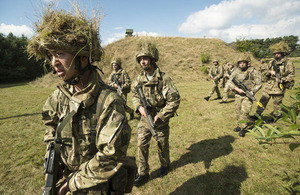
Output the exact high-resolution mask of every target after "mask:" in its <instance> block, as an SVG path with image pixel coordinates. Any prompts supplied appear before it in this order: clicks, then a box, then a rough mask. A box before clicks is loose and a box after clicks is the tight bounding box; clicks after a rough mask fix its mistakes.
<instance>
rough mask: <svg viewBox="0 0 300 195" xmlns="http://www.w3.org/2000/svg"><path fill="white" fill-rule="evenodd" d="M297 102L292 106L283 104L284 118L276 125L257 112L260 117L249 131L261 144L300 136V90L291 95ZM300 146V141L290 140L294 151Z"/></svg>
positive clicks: (291, 148) (290, 145)
mask: <svg viewBox="0 0 300 195" xmlns="http://www.w3.org/2000/svg"><path fill="white" fill-rule="evenodd" d="M291 97H292V98H293V99H294V100H295V101H296V102H295V103H294V104H292V105H291V106H290V107H288V106H285V105H282V108H283V110H284V111H283V112H282V118H281V119H279V120H278V121H276V123H275V124H274V125H271V124H267V123H266V122H265V121H264V120H263V119H262V117H260V116H259V115H258V114H255V115H256V116H257V117H258V118H259V119H258V120H256V121H255V125H254V127H253V128H252V129H251V130H250V131H249V132H250V133H251V134H252V135H253V136H254V138H255V139H257V140H258V141H259V143H261V144H273V143H276V142H274V141H275V140H276V139H278V138H287V139H289V140H295V137H296V136H300V131H299V128H300V126H299V124H297V121H299V120H300V114H299V109H300V91H298V92H297V93H296V94H295V95H294V96H291ZM299 146H300V143H299V142H296V143H293V142H292V143H291V142H289V148H290V150H291V151H294V150H295V149H296V148H298V147H299Z"/></svg>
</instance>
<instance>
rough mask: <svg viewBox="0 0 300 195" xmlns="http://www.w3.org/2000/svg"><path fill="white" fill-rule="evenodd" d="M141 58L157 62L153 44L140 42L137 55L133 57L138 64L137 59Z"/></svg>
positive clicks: (157, 54) (156, 50)
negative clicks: (144, 57)
mask: <svg viewBox="0 0 300 195" xmlns="http://www.w3.org/2000/svg"><path fill="white" fill-rule="evenodd" d="M142 56H147V57H149V58H151V59H153V60H154V62H157V61H158V59H159V53H158V49H157V48H156V45H155V43H153V42H151V41H148V40H147V41H141V42H139V44H138V48H137V53H136V55H135V58H136V61H137V62H138V63H139V58H140V57H142Z"/></svg>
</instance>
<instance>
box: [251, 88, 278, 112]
mask: <svg viewBox="0 0 300 195" xmlns="http://www.w3.org/2000/svg"><path fill="white" fill-rule="evenodd" d="M271 97H272V99H273V115H274V116H281V110H282V108H281V105H282V100H283V97H284V94H268V93H266V92H263V94H262V96H261V98H260V100H259V101H260V102H261V103H262V105H263V107H264V108H266V106H267V104H268V102H269V100H270V98H271ZM263 112H264V109H263V108H262V107H259V106H257V109H256V113H257V114H262V113H263Z"/></svg>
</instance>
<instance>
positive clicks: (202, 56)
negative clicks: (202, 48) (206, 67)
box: [201, 53, 210, 64]
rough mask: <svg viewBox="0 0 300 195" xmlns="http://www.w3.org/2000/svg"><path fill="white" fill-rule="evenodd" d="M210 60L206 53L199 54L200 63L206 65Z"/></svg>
mask: <svg viewBox="0 0 300 195" xmlns="http://www.w3.org/2000/svg"><path fill="white" fill-rule="evenodd" d="M209 60H210V55H209V54H208V53H202V54H201V62H202V63H204V64H206V63H208V62H209Z"/></svg>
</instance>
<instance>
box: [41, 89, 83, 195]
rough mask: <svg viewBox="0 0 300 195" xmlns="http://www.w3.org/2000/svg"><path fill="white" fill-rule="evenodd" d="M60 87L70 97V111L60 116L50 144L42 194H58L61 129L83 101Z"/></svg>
mask: <svg viewBox="0 0 300 195" xmlns="http://www.w3.org/2000/svg"><path fill="white" fill-rule="evenodd" d="M58 88H59V90H60V91H61V92H62V93H63V94H65V95H66V96H67V97H68V98H69V99H70V102H69V106H70V113H69V114H67V115H66V116H65V117H64V118H60V120H59V121H60V122H59V123H58V125H57V128H56V133H55V137H54V141H53V142H51V143H50V145H49V155H48V158H47V161H46V162H45V169H46V174H47V178H46V182H45V186H44V188H43V192H42V195H56V191H57V189H56V183H57V182H58V180H59V178H58V177H59V175H58V168H59V161H60V148H61V145H62V139H61V131H62V129H63V128H64V127H65V125H66V124H67V123H68V122H69V121H70V119H71V118H72V117H73V116H74V115H75V114H76V112H77V110H78V108H79V106H80V104H81V102H82V101H81V100H79V99H77V98H74V97H72V96H71V94H70V92H69V91H68V90H67V89H65V88H64V87H63V86H61V85H60V84H59V86H58ZM62 119H63V120H62Z"/></svg>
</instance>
